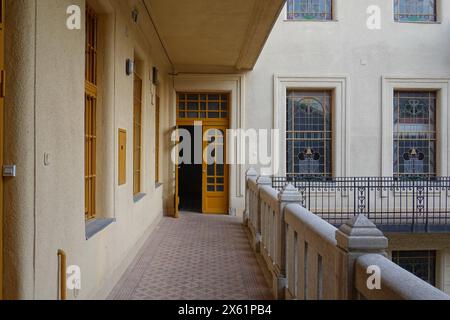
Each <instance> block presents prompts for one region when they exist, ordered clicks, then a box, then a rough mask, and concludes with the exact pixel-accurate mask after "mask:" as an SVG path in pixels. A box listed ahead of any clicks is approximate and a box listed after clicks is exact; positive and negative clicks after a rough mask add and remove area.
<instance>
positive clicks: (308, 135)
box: [286, 91, 332, 177]
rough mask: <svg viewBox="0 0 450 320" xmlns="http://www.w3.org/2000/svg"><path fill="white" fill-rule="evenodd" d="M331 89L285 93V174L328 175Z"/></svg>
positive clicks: (330, 144)
mask: <svg viewBox="0 0 450 320" xmlns="http://www.w3.org/2000/svg"><path fill="white" fill-rule="evenodd" d="M331 105H332V102H331V92H330V91H311V92H306V91H289V92H288V94H287V117H286V119H287V126H286V145H287V148H286V150H287V174H288V175H300V176H318V177H331V175H332V165H331V158H332V156H331V154H332V153H331V148H332V124H331Z"/></svg>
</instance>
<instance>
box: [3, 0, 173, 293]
mask: <svg viewBox="0 0 450 320" xmlns="http://www.w3.org/2000/svg"><path fill="white" fill-rule="evenodd" d="M73 4H75V5H80V6H81V8H82V10H84V1H83V0H40V1H31V0H23V1H18V0H14V1H9V2H8V13H7V17H8V18H7V19H8V22H9V24H10V25H14V26H13V27H10V28H9V30H14V29H15V30H14V31H15V32H14V34H13V36H11V37H9V38H8V39H7V46H8V47H7V48H10V50H8V51H9V52H10V53H9V54H8V55H7V57H6V59H7V61H8V62H7V65H10V69H11V70H10V71H9V74H10V75H11V77H10V79H11V81H8V82H9V84H8V86H9V88H10V90H9V92H10V94H9V96H8V100H7V104H6V105H7V112H6V123H7V127H6V130H5V132H7V134H6V137H5V138H6V139H5V140H6V143H7V145H6V148H5V158H6V161H7V162H11V163H16V164H17V165H18V176H17V178H15V179H12V180H11V181H7V182H6V183H5V195H6V198H7V201H5V213H6V214H5V218H6V219H5V220H6V221H5V229H6V230H5V238H6V240H7V241H6V242H5V249H6V250H5V252H6V255H5V258H6V264H5V273H6V274H5V280H6V281H5V288H6V290H5V296H6V298H36V299H56V298H57V296H58V283H57V275H58V273H57V272H58V260H57V250H58V249H64V250H65V251H66V253H67V255H68V265H78V266H80V268H81V272H82V281H81V282H82V290H81V291H80V292H79V294H78V295H77V296H75V295H74V294H73V292H70V291H69V299H73V298H81V299H83V298H90V297H100V298H101V297H104V295H105V294H107V293H108V289H110V288H111V286H112V285H114V283H115V281H116V280H117V276H118V275H120V271H122V269H123V268H124V267H125V266H126V264H127V262H129V261H130V259H132V258H133V253H135V252H136V250H137V249H138V248H139V245H140V243H142V239H143V238H144V237H145V235H146V234H147V232H148V230H150V229H149V228H150V227H151V226H152V225H153V224H154V223H155V222H157V221H158V220H159V218H160V217H161V216H162V214H163V201H162V199H163V196H162V191H163V188H162V187H161V188H158V189H156V187H155V183H154V153H155V150H154V147H155V144H154V105H153V104H152V101H154V99H152V97H151V95H152V92H153V93H154V90H151V85H150V76H149V75H150V70H151V67H152V66H153V65H157V66H158V67H159V68H160V73H161V88H160V90H161V94H162V96H161V105H162V107H161V114H162V119H167V115H166V112H167V108H164V106H166V105H167V92H168V90H167V89H166V88H165V87H166V86H167V85H168V82H167V81H166V79H165V78H166V75H167V73H168V69H167V64H166V62H165V57H164V56H163V54H162V53H161V50H160V48H159V42H157V41H155V39H154V37H153V35H152V34H151V30H150V31H149V36H148V37H144V35H143V34H142V31H141V27H138V26H136V25H134V24H133V23H132V21H131V17H130V15H129V14H128V11H129V8H128V7H127V3H126V2H120V3H118V2H117V1H108V0H102V1H94V2H93V3H92V4H93V5H94V6H95V8H96V9H98V10H99V13H101V21H102V22H104V23H103V24H102V28H101V37H102V41H101V44H102V45H104V46H105V49H106V50H108V52H107V54H105V55H104V56H102V57H101V59H99V62H100V63H101V64H102V65H101V68H100V71H101V72H102V74H103V77H102V78H101V85H100V86H99V87H100V94H101V99H100V101H99V112H98V115H99V119H98V122H97V125H98V128H99V129H98V130H99V139H100V140H99V142H100V144H99V146H98V153H99V154H100V156H99V158H98V160H99V161H100V163H99V166H101V170H100V171H99V173H100V176H101V178H100V183H99V188H100V190H98V191H97V193H98V194H99V196H98V201H100V202H101V204H100V205H99V206H98V211H99V217H102V218H115V219H116V222H115V223H113V224H111V225H110V226H108V227H107V228H106V229H105V230H103V231H102V232H100V233H99V234H97V235H96V236H94V237H93V238H91V239H89V240H86V236H85V221H84V41H85V38H84V20H83V30H68V29H67V28H66V27H65V26H66V19H67V15H66V9H67V7H68V6H69V5H73ZM141 17H142V19H144V18H143V13H142V15H141ZM103 27H104V28H106V29H104V28H103ZM11 32H12V31H11ZM11 34H12V33H11ZM34 45H36V46H34ZM135 52H138V53H139V58H140V59H142V60H143V69H142V70H143V80H144V104H145V106H144V107H143V125H144V132H143V141H144V145H143V152H144V154H143V158H142V163H143V166H144V175H143V177H142V180H143V192H145V193H146V196H145V197H144V198H143V199H142V200H140V201H139V202H137V203H134V201H133V185H132V177H133V172H132V170H133V169H132V164H133V160H132V159H133V158H132V152H133V151H132V149H133V148H132V146H133V104H132V103H133V77H129V76H126V75H125V72H124V70H125V60H126V59H127V58H133V57H134V53H135ZM12 70H14V72H12ZM35 70H36V71H35ZM161 127H162V130H168V125H166V124H165V123H162V125H161ZM119 128H124V129H126V130H127V132H128V136H127V138H128V141H127V147H128V148H127V184H126V185H124V186H121V187H118V186H117V169H116V168H117V161H116V159H117V155H118V147H117V134H118V133H117V132H118V129H119ZM45 154H48V155H49V160H50V164H49V165H45V164H44V155H45ZM167 176H168V174H165V175H163V177H165V178H167ZM163 182H166V181H163Z"/></svg>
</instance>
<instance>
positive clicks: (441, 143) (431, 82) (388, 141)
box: [381, 76, 450, 177]
mask: <svg viewBox="0 0 450 320" xmlns="http://www.w3.org/2000/svg"><path fill="white" fill-rule="evenodd" d="M382 83H383V84H382V92H383V93H382V148H381V176H383V177H393V176H394V155H393V149H394V148H393V143H394V123H393V122H394V112H393V110H394V105H393V103H394V92H395V91H396V90H411V91H412V90H418V91H420V90H433V91H436V92H437V100H436V126H437V128H436V129H437V137H436V140H437V141H436V162H437V163H436V174H437V176H448V174H449V172H450V164H449V163H448V159H450V154H449V152H450V149H449V147H448V141H450V131H449V124H450V113H449V112H448V108H449V107H450V101H449V91H450V78H419V77H389V76H384V77H383V78H382Z"/></svg>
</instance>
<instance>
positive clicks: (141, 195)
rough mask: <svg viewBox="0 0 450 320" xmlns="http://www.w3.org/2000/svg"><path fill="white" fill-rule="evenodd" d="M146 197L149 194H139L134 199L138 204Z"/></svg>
mask: <svg viewBox="0 0 450 320" xmlns="http://www.w3.org/2000/svg"><path fill="white" fill-rule="evenodd" d="M146 195H147V194H145V193H138V194H137V195H135V196H134V197H133V201H134V203H137V202H139V201H141V200H142V199H144V198H145V196H146Z"/></svg>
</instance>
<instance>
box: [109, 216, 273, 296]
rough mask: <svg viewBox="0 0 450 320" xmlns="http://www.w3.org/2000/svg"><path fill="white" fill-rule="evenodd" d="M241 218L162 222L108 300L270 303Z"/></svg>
mask: <svg viewBox="0 0 450 320" xmlns="http://www.w3.org/2000/svg"><path fill="white" fill-rule="evenodd" d="M271 298H272V297H271V294H270V290H269V288H268V286H267V284H266V282H265V280H264V276H263V273H262V271H261V269H260V267H259V265H258V262H257V260H256V256H255V254H254V253H253V251H252V249H251V248H250V244H249V242H248V239H247V236H246V234H245V230H244V227H243V226H242V223H241V220H240V219H238V218H233V217H229V216H207V215H201V214H193V213H185V214H182V215H181V218H180V219H172V218H164V219H163V221H162V222H161V223H160V225H159V226H158V228H157V229H156V230H155V231H154V232H153V233H152V235H151V236H150V237H149V239H148V240H147V242H146V244H145V245H144V247H143V248H142V250H141V252H140V253H139V255H138V257H137V258H136V259H135V261H134V262H133V263H132V264H131V266H130V267H129V268H128V270H127V271H126V272H125V274H124V275H123V277H122V279H121V280H120V281H119V283H118V284H117V285H116V287H115V288H114V289H113V291H112V292H111V294H110V296H109V299H111V300H266V299H271Z"/></svg>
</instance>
